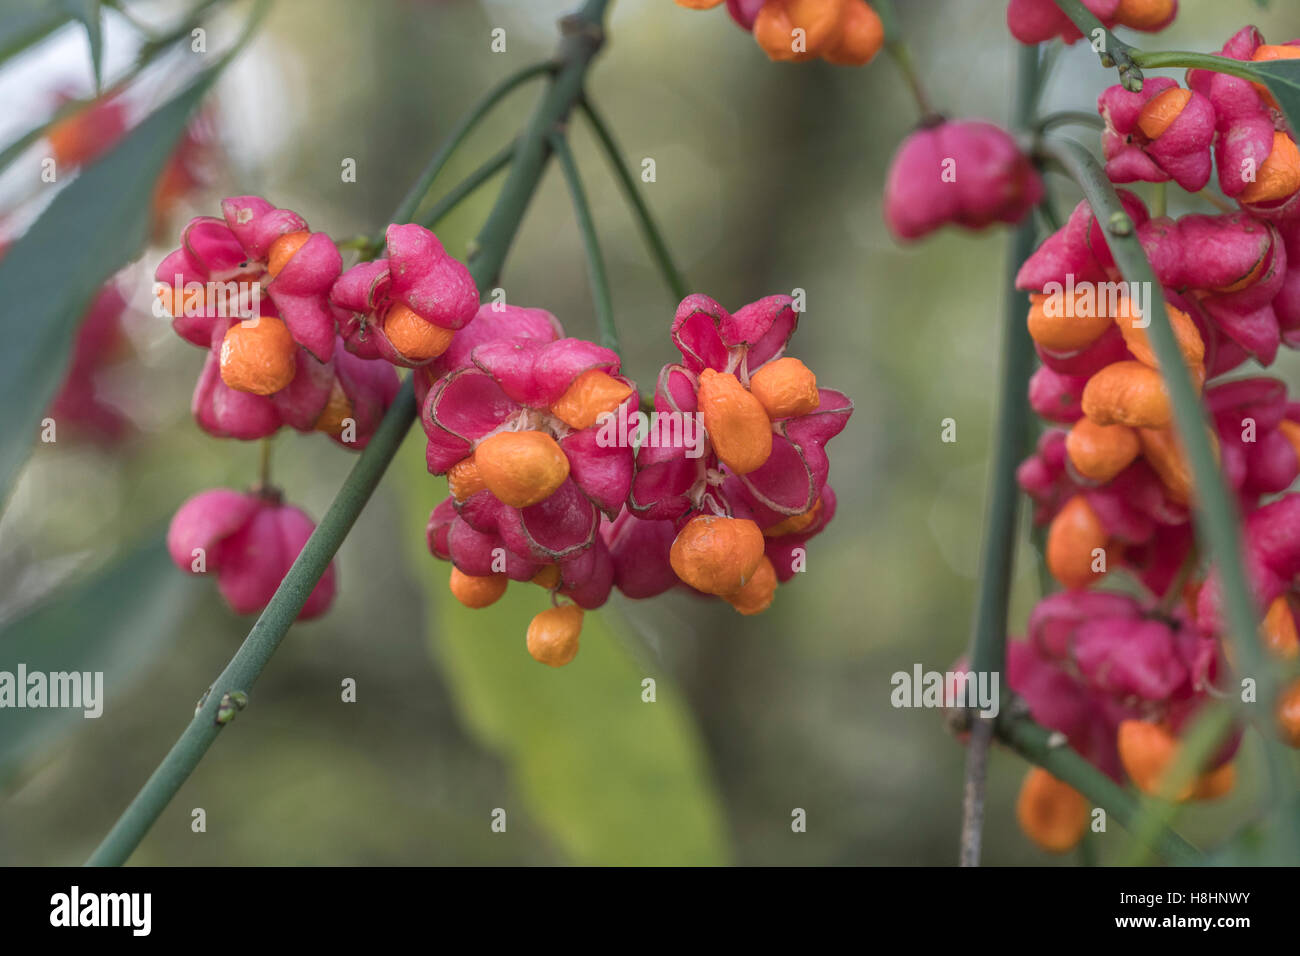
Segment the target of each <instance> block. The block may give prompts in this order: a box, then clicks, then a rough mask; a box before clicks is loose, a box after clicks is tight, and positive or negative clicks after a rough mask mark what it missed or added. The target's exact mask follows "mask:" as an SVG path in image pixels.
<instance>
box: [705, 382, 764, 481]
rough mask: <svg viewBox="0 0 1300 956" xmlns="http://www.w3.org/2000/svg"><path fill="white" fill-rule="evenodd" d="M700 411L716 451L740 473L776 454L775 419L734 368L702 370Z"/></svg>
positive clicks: (728, 465)
mask: <svg viewBox="0 0 1300 956" xmlns="http://www.w3.org/2000/svg"><path fill="white" fill-rule="evenodd" d="M698 399H699V407H700V415H701V416H702V417H703V420H704V430H705V431H706V432H708V435H709V441H710V443H711V444H712V445H713V451H714V453H715V454H716V455H717V456H718V457H719V458H720V459H722V462H723V464H725V465H726V466H727V467H728V468H730V469H731V470H732V471H734V472H735V473H736V474H738V475H746V474H749V472H751V471H754V470H755V469H757V468H759V467H761V466H762V465H763V463H764V462H766V461H767V459H768V457H769V456H770V455H771V454H772V422H771V420H770V419H769V418H768V417H767V412H765V411H764V410H763V406H762V404H761V403H760V402H759V400H758V399H757V398H755V397H754V396H753V394H752V393H750V392H749V391H748V390H747V389H746V388H745V386H743V385H741V384H740V380H739V379H737V378H736V376H735V375H732V374H731V373H730V372H716V371H714V370H713V369H711V368H706V369H705V370H704V371H703V372H701V373H700V388H699V392H698Z"/></svg>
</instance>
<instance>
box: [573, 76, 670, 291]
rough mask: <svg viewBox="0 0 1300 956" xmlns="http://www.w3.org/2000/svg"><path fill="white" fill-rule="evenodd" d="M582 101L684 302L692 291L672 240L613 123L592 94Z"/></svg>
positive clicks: (662, 271)
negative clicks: (641, 185)
mask: <svg viewBox="0 0 1300 956" xmlns="http://www.w3.org/2000/svg"><path fill="white" fill-rule="evenodd" d="M578 105H579V107H580V108H581V110H582V112H583V113H584V114H585V115H586V117H587V121H588V122H589V123H591V128H592V130H594V131H595V133H596V138H597V139H598V140H600V145H601V146H602V147H604V150H605V155H606V156H607V157H608V159H609V162H610V165H611V166H613V167H614V172H615V174H616V175H617V177H618V182H619V185H620V186H622V187H623V195H624V197H625V198H626V199H627V201H628V202H629V203H631V204H632V211H633V212H634V213H636V221H637V224H638V225H639V226H640V227H641V234H642V235H643V236H644V237H645V241H646V242H647V243H648V244H649V246H650V252H651V253H652V254H653V255H654V260H655V264H656V265H658V266H659V272H660V274H662V275H663V278H664V282H665V283H667V284H668V288H669V289H670V290H671V291H672V293H673V295H675V296H676V297H677V301H679V302H680V301H681V300H682V299H684V298H686V296H687V295H689V294H690V287H689V285H688V283H687V281H686V277H685V276H684V275H683V274H682V271H681V269H679V268H678V267H677V264H676V263H675V262H674V261H673V256H672V253H671V252H669V250H668V243H667V242H666V241H664V236H663V232H662V231H661V230H660V228H659V226H658V224H657V223H656V222H655V219H654V216H652V215H651V214H650V207H649V206H648V205H647V204H646V201H645V199H643V198H642V196H641V191H640V190H639V189H638V188H637V184H636V180H635V179H633V178H632V173H631V170H630V169H629V168H628V164H627V160H626V158H625V157H624V155H623V151H622V150H621V149H619V146H618V142H617V141H616V140H615V139H614V134H613V132H612V131H611V130H610V127H609V124H608V123H606V122H605V120H604V118H603V117H602V116H601V115H600V111H599V110H597V109H596V107H595V105H594V104H593V103H592V102H591V98H590V97H583V100H582V102H581V103H580V104H578Z"/></svg>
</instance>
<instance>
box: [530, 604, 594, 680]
mask: <svg viewBox="0 0 1300 956" xmlns="http://www.w3.org/2000/svg"><path fill="white" fill-rule="evenodd" d="M581 633H582V608H580V607H578V606H577V605H576V604H564V605H561V606H560V607H550V608H547V609H546V610H545V611H542V612H541V613H540V614H538V615H537V616H536V617H534V618H533V620H532V622H531V623H530V624H529V625H528V638H527V640H528V653H529V654H532V655H533V659H534V660H536V661H540V662H541V663H543V664H546V665H548V666H550V667H563V666H564V665H565V664H567V663H569V661H571V660H573V658H574V657H575V656H576V655H577V653H578V636H579V635H580V634H581Z"/></svg>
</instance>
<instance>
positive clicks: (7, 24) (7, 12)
mask: <svg viewBox="0 0 1300 956" xmlns="http://www.w3.org/2000/svg"><path fill="white" fill-rule="evenodd" d="M68 18H69V12H68V10H67V8H66V7H64V5H63V4H62V3H51V2H50V0H5V3H4V9H3V10H0V63H3V62H4V61H5V60H7V59H9V58H10V57H11V56H13V55H14V54H16V53H21V52H22V51H23V50H25V49H27V47H29V46H31V45H32V44H33V43H36V42H38V41H40V40H41V39H43V38H44V37H46V36H47V35H49V34H50V33H53V32H54V31H55V30H57V29H58V28H59V27H61V26H63V24H65V23H67V22H68Z"/></svg>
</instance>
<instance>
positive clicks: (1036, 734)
mask: <svg viewBox="0 0 1300 956" xmlns="http://www.w3.org/2000/svg"><path fill="white" fill-rule="evenodd" d="M997 735H998V739H1000V740H1001V741H1002V742H1003V743H1005V744H1007V745H1008V746H1009V747H1011V749H1013V750H1015V751H1016V752H1017V753H1018V754H1020V755H1021V756H1022V757H1024V758H1025V759H1026V760H1029V761H1031V762H1032V763H1035V764H1037V765H1038V766H1040V767H1042V768H1043V769H1044V770H1046V771H1047V772H1048V773H1050V774H1051V775H1052V776H1054V777H1056V778H1057V779H1058V780H1060V781H1061V782H1062V783H1067V784H1069V785H1070V786H1071V787H1073V788H1074V789H1075V790H1078V791H1079V792H1080V793H1081V794H1083V795H1084V797H1085V798H1087V800H1088V801H1089V802H1090V803H1091V804H1092V805H1093V806H1095V807H1103V808H1105V810H1106V812H1107V813H1108V814H1109V815H1110V816H1112V817H1114V819H1115V821H1116V822H1117V823H1119V825H1120V826H1122V827H1124V828H1125V829H1126V830H1128V831H1129V832H1130V833H1132V834H1133V835H1134V836H1136V837H1138V838H1139V839H1143V838H1146V839H1149V841H1150V845H1151V847H1152V848H1153V849H1154V850H1155V851H1156V852H1157V853H1159V854H1160V855H1161V856H1162V857H1164V858H1165V859H1166V860H1168V861H1169V862H1170V863H1174V864H1177V865H1179V866H1197V865H1199V864H1201V863H1202V862H1203V859H1202V857H1201V854H1200V852H1199V851H1198V850H1197V849H1196V847H1194V846H1192V844H1190V843H1188V842H1187V841H1186V840H1184V839H1183V838H1182V837H1181V836H1179V835H1178V834H1177V833H1176V832H1175V831H1173V830H1171V829H1170V828H1169V827H1167V826H1164V825H1163V824H1161V825H1159V826H1157V827H1155V828H1149V827H1148V825H1147V824H1146V823H1143V822H1140V821H1142V806H1141V804H1140V803H1139V802H1138V800H1137V799H1136V798H1135V797H1134V796H1133V795H1132V794H1131V793H1129V792H1128V791H1127V790H1125V789H1124V788H1123V787H1121V786H1120V785H1119V784H1117V783H1116V782H1115V781H1114V780H1112V779H1110V777H1108V776H1106V775H1105V774H1104V773H1102V772H1101V771H1100V770H1098V769H1097V768H1096V767H1094V766H1093V765H1092V764H1090V763H1089V762H1088V761H1087V760H1085V759H1084V758H1083V757H1082V756H1081V755H1080V754H1079V753H1078V751H1076V750H1074V749H1073V748H1072V747H1070V746H1069V745H1068V744H1067V743H1066V742H1065V741H1064V739H1063V738H1062V737H1061V735H1060V734H1054V733H1053V732H1052V731H1050V730H1048V729H1047V728H1046V727H1041V726H1039V725H1038V724H1036V723H1034V722H1033V721H1032V720H1030V719H1029V718H1027V717H1014V716H1007V717H1006V718H1004V719H1000V720H999V721H998V724H997Z"/></svg>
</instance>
